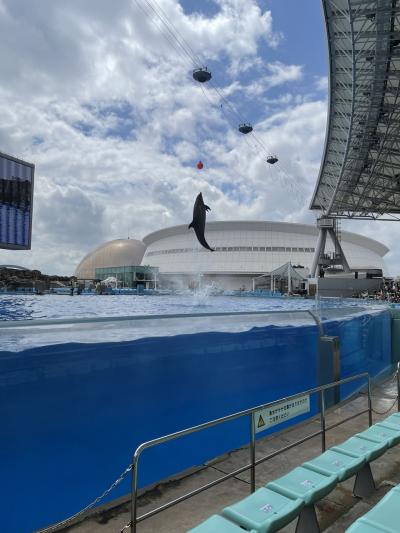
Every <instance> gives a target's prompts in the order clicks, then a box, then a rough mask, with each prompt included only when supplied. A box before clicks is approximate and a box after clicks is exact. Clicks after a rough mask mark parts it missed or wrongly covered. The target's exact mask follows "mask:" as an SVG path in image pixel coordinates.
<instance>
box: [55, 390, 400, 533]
mask: <svg viewBox="0 0 400 533" xmlns="http://www.w3.org/2000/svg"><path fill="white" fill-rule="evenodd" d="M396 394H397V388H396V383H395V382H394V381H393V380H387V381H386V382H384V383H383V384H381V385H380V386H379V387H377V388H376V389H375V390H374V391H373V402H372V405H373V409H375V410H376V411H379V412H383V411H386V410H387V409H388V408H390V406H391V405H392V404H393V403H394V405H393V408H392V409H391V412H394V411H396V410H397V402H394V398H395V397H396ZM366 407H367V397H366V395H359V396H357V398H355V399H354V400H353V401H351V402H348V403H347V404H345V405H344V406H342V407H340V408H338V409H336V410H334V411H331V412H329V413H328V415H327V425H330V424H333V423H335V422H337V421H339V420H341V419H343V418H346V417H347V416H350V415H351V414H355V413H356V412H358V411H361V410H363V409H365V408H366ZM385 416H388V415H387V414H386V415H384V416H382V415H380V414H374V416H373V421H374V422H377V421H378V420H380V419H382V418H384V417H385ZM367 427H368V415H367V414H364V415H361V416H359V417H357V418H355V419H353V420H351V421H349V422H347V423H345V424H343V425H341V426H339V427H337V428H335V429H333V430H331V431H329V432H328V433H327V443H326V445H327V448H328V447H331V446H333V445H334V444H338V443H340V442H342V441H344V440H345V439H347V438H348V437H350V436H352V435H353V434H354V433H356V432H358V431H362V430H364V429H366V428H367ZM318 430H319V420H318V419H314V420H311V421H309V422H306V423H303V424H301V425H298V426H296V427H295V428H289V429H287V430H284V431H282V432H280V433H278V434H275V435H272V436H268V437H266V438H264V439H262V440H259V441H257V451H256V458H260V457H262V456H264V455H266V454H268V453H271V452H272V451H274V450H277V449H279V448H282V447H284V446H287V445H288V444H289V443H291V442H294V441H296V440H299V439H301V438H302V437H303V436H305V435H308V434H310V433H313V432H315V431H318ZM320 453H321V437H320V436H318V437H314V438H313V439H311V440H309V441H307V442H305V443H303V444H300V445H299V446H297V447H296V448H294V449H292V450H289V451H287V452H284V453H282V454H280V455H279V456H277V457H275V458H273V459H270V460H269V461H267V462H265V463H263V464H261V465H259V466H258V467H257V469H256V484H257V487H260V486H262V485H265V484H266V483H267V482H269V481H272V480H273V479H275V478H277V477H279V476H282V475H284V474H285V473H287V472H289V471H290V470H291V469H293V468H294V467H296V466H298V465H300V464H301V463H302V462H304V461H306V460H308V459H311V458H313V457H315V456H317V455H319V454H320ZM248 461H249V450H248V449H247V448H243V449H239V450H236V451H234V452H232V453H230V454H229V455H228V456H224V457H221V458H218V459H216V460H214V461H212V462H210V463H209V464H206V465H204V467H202V468H200V469H197V470H196V471H192V472H190V473H183V474H181V475H180V476H179V477H177V478H176V479H174V480H170V481H168V482H165V483H160V484H159V485H157V486H156V487H155V488H153V489H152V490H150V491H147V492H146V493H145V494H143V495H142V496H141V497H140V499H139V515H142V514H143V513H146V512H148V511H150V510H151V509H154V508H155V507H158V506H160V505H162V504H164V503H166V502H168V501H170V500H173V499H174V498H177V497H178V496H180V495H182V494H184V493H186V492H189V491H191V490H194V489H195V488H197V487H199V486H200V485H202V484H205V483H207V482H210V481H212V480H214V479H217V478H218V477H219V476H220V475H221V473H229V472H231V471H233V470H235V469H236V468H239V467H240V466H242V465H245V464H247V463H248ZM372 471H373V474H374V478H375V482H376V484H377V486H378V490H377V491H376V492H375V493H374V494H373V495H372V496H371V497H369V498H367V499H363V500H361V499H358V498H355V497H354V496H353V494H352V488H353V482H354V478H350V479H349V480H347V481H346V482H344V483H341V484H339V485H338V486H337V487H336V488H335V490H333V491H332V492H331V493H330V494H329V496H328V497H326V498H324V499H323V500H321V501H320V502H318V504H317V506H316V507H317V514H318V519H319V523H320V525H321V530H324V531H326V532H327V533H343V532H344V531H345V530H346V528H347V527H348V526H349V525H350V524H351V523H352V522H354V520H356V518H358V517H359V516H361V515H362V514H364V513H365V512H366V511H367V510H368V509H370V507H371V506H372V505H374V504H375V503H376V502H377V501H379V500H380V499H381V498H382V496H383V495H384V494H385V493H386V492H387V491H388V490H389V489H390V488H391V486H392V485H393V484H398V483H400V454H399V450H398V448H396V447H395V448H392V449H391V450H389V451H387V452H386V453H385V454H384V455H383V456H382V457H380V458H379V459H377V460H376V461H375V462H374V463H372ZM249 492H250V486H249V473H248V472H245V473H243V474H241V475H239V476H237V478H232V479H230V480H228V481H225V482H223V483H220V484H219V485H217V486H215V487H213V488H211V489H209V490H207V491H205V492H203V493H201V494H199V495H197V496H194V497H192V498H190V499H188V500H186V501H184V502H182V503H180V504H178V505H176V506H174V507H172V508H170V509H168V510H166V511H163V512H161V513H159V514H157V515H155V516H154V517H151V518H149V519H147V520H145V521H143V522H141V523H140V524H139V525H138V527H137V531H138V532H139V533H155V532H157V533H158V532H162V533H184V532H186V531H187V530H188V529H190V528H192V527H194V526H195V525H197V524H199V523H200V522H202V521H203V520H205V519H206V518H208V517H209V516H210V515H211V514H213V513H218V512H219V511H220V510H221V509H222V508H223V507H225V506H227V505H229V504H231V503H234V502H236V501H238V500H240V499H241V498H243V497H245V496H247V495H248V494H249ZM129 509H130V508H129V503H128V502H127V501H125V502H122V503H120V504H119V505H117V506H114V507H112V508H107V509H100V510H98V511H96V513H95V514H91V515H90V516H87V517H86V518H84V519H83V520H82V521H81V522H79V523H76V524H75V525H72V526H70V527H67V528H60V529H58V530H57V531H63V532H67V531H68V532H71V533H120V531H121V529H122V528H123V527H124V526H125V525H126V524H128V523H129V520H130V514H129ZM295 525H296V521H294V522H292V523H291V524H290V525H289V526H287V527H286V528H284V529H282V530H281V531H282V532H285V533H293V532H294V530H295ZM125 531H127V532H128V533H129V532H130V529H129V528H128V529H126V530H125ZM216 533H217V532H216Z"/></svg>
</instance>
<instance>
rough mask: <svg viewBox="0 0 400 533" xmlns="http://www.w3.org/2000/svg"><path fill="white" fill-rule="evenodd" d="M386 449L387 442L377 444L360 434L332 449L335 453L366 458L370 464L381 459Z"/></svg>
mask: <svg viewBox="0 0 400 533" xmlns="http://www.w3.org/2000/svg"><path fill="white" fill-rule="evenodd" d="M386 449H387V442H375V441H372V440H369V439H366V438H364V437H362V436H361V434H360V433H357V434H356V435H354V437H351V438H350V439H347V440H346V441H344V442H342V443H341V444H338V445H337V446H333V447H332V448H331V450H333V451H335V452H342V453H347V454H349V455H352V456H353V457H365V460H366V461H368V462H370V461H373V460H374V459H376V458H377V457H380V456H381V455H382V454H383V453H385V450H386Z"/></svg>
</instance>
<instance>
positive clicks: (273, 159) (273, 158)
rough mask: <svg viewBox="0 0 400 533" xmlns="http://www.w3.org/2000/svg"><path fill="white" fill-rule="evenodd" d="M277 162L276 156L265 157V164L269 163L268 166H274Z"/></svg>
mask: <svg viewBox="0 0 400 533" xmlns="http://www.w3.org/2000/svg"><path fill="white" fill-rule="evenodd" d="M278 161H279V159H278V158H277V157H276V155H270V156H268V157H267V163H269V164H270V165H275V163H277V162H278Z"/></svg>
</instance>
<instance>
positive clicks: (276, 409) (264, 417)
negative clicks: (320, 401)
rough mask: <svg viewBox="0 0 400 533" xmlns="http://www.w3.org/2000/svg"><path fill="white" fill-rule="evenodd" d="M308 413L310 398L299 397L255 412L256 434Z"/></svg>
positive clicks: (306, 396) (307, 396)
mask: <svg viewBox="0 0 400 533" xmlns="http://www.w3.org/2000/svg"><path fill="white" fill-rule="evenodd" d="M309 411H310V396H309V395H308V394H306V395H305V396H299V397H298V398H296V399H295V400H287V401H285V402H279V403H276V404H275V405H271V407H267V408H266V409H262V410H261V411H256V412H255V413H254V420H255V426H256V427H255V430H256V433H259V432H260V431H264V430H265V429H268V428H270V427H272V426H276V425H277V424H281V423H282V422H285V421H286V420H290V419H291V418H294V417H295V416H298V415H302V414H303V413H308V412H309Z"/></svg>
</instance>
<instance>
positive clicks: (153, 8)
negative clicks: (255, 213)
mask: <svg viewBox="0 0 400 533" xmlns="http://www.w3.org/2000/svg"><path fill="white" fill-rule="evenodd" d="M135 2H136V4H137V5H138V7H139V8H140V9H141V10H142V12H143V13H144V14H145V15H146V17H148V18H149V19H150V21H151V22H152V23H153V24H154V25H155V27H156V28H157V29H158V30H159V31H160V32H161V33H162V34H163V36H164V37H165V38H166V40H167V41H168V42H169V43H170V45H171V46H172V47H173V48H174V49H175V51H176V52H177V53H178V54H179V55H180V56H181V57H183V58H184V60H185V61H189V62H190V64H191V67H192V79H193V80H194V81H196V82H197V83H199V85H200V89H201V90H202V93H203V94H204V96H205V97H206V98H207V100H208V101H209V102H210V104H211V105H212V106H214V105H215V104H214V103H213V102H212V100H211V99H210V98H209V96H208V94H207V91H206V90H205V87H207V86H210V87H211V88H212V90H213V91H214V93H215V94H216V96H217V98H218V100H219V106H218V107H219V109H220V110H221V112H222V113H223V115H224V116H225V118H226V120H227V122H228V123H229V124H230V125H231V126H234V125H233V124H232V118H231V117H230V116H228V114H227V110H229V112H230V115H232V116H235V117H236V119H237V120H238V122H239V126H235V127H236V128H237V129H238V130H239V132H240V133H242V134H243V136H244V140H245V141H246V143H247V144H248V145H249V147H250V148H251V149H252V151H254V152H255V153H256V154H257V155H258V156H260V152H261V157H262V159H263V160H264V161H265V162H266V163H268V165H269V166H271V167H272V166H273V165H275V164H276V163H277V162H278V161H279V158H278V156H277V155H272V154H271V152H270V151H269V150H268V149H267V147H266V146H265V144H264V142H263V141H262V140H261V139H260V138H259V137H258V136H257V135H256V134H255V133H254V128H253V126H252V124H250V123H249V122H246V120H244V119H243V117H242V116H241V115H240V113H239V112H238V111H237V109H236V108H235V106H234V105H233V104H232V103H231V102H230V101H229V100H228V99H227V97H226V96H225V95H224V94H223V93H222V92H221V90H220V89H219V88H218V87H217V86H215V84H214V83H213V80H212V73H211V71H210V70H209V69H208V68H207V66H204V65H206V61H205V60H204V58H202V57H201V56H199V55H198V54H197V53H196V52H195V51H194V50H193V48H192V47H191V45H190V43H189V42H188V41H187V40H186V39H185V37H183V36H182V35H181V34H180V32H179V31H178V30H177V28H176V26H175V25H174V24H173V22H172V21H171V20H170V19H169V18H168V16H167V14H166V13H165V11H164V10H163V8H162V7H161V6H160V5H159V3H158V2H157V0H152V1H151V0H135ZM156 20H158V21H159V22H160V23H161V26H160V25H158V24H157V23H156ZM193 67H194V68H193ZM250 133H251V135H250V136H249V138H247V137H248V134H250ZM279 163H280V164H279V171H278V172H279V173H280V174H281V175H282V176H283V177H282V181H283V183H285V185H286V186H287V187H288V188H290V190H291V191H292V192H296V193H297V194H302V193H303V192H304V191H303V190H302V189H301V188H300V187H299V186H298V184H296V183H293V180H292V179H291V177H290V175H289V173H288V172H287V171H286V169H285V167H284V166H283V165H282V162H279Z"/></svg>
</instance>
